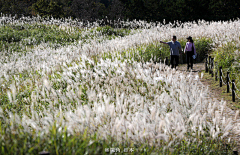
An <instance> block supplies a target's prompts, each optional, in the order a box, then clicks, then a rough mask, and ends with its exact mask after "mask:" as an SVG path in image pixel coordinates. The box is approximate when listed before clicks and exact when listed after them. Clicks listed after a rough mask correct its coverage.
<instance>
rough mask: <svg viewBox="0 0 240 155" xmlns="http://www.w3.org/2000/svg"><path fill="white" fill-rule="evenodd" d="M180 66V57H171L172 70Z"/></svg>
mask: <svg viewBox="0 0 240 155" xmlns="http://www.w3.org/2000/svg"><path fill="white" fill-rule="evenodd" d="M174 60H175V62H176V63H175V65H174ZM178 64H179V56H178V55H171V66H172V68H173V67H175V68H176V67H177V66H178Z"/></svg>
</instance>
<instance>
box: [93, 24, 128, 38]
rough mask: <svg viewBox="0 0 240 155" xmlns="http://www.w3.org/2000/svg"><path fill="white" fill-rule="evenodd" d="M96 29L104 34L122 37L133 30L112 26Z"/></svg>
mask: <svg viewBox="0 0 240 155" xmlns="http://www.w3.org/2000/svg"><path fill="white" fill-rule="evenodd" d="M96 31H97V32H100V33H102V34H103V35H107V36H120V37H124V36H125V35H128V34H129V33H130V32H131V30H128V29H116V28H112V27H111V26H104V27H98V28H97V29H96Z"/></svg>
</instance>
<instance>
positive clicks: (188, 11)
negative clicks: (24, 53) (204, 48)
mask: <svg viewBox="0 0 240 155" xmlns="http://www.w3.org/2000/svg"><path fill="white" fill-rule="evenodd" d="M0 12H2V13H4V14H12V15H14V14H18V15H25V16H28V15H36V14H39V15H41V16H53V17H55V18H61V17H69V16H71V17H73V18H79V19H82V20H88V21H95V20H96V19H106V17H107V18H108V19H111V20H114V19H119V18H120V19H130V20H133V19H137V20H146V21H160V22H162V21H163V19H165V20H166V22H172V21H174V20H179V21H182V22H184V21H192V20H198V19H204V20H207V21H212V20H214V21H219V20H229V19H236V18H238V17H239V14H240V1H237V0H228V1H226V0H209V1H208V0H194V1H192V0H168V1H166V0H71V1H68V0H32V1H30V0H0Z"/></svg>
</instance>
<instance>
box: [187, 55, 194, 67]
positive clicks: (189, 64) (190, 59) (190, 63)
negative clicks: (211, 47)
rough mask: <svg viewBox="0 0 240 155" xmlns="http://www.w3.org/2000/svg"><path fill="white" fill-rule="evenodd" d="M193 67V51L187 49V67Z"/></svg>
mask: <svg viewBox="0 0 240 155" xmlns="http://www.w3.org/2000/svg"><path fill="white" fill-rule="evenodd" d="M190 67H191V69H192V68H193V51H187V69H189V68H190Z"/></svg>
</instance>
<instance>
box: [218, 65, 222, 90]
mask: <svg viewBox="0 0 240 155" xmlns="http://www.w3.org/2000/svg"><path fill="white" fill-rule="evenodd" d="M219 84H220V87H222V66H220V67H219Z"/></svg>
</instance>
